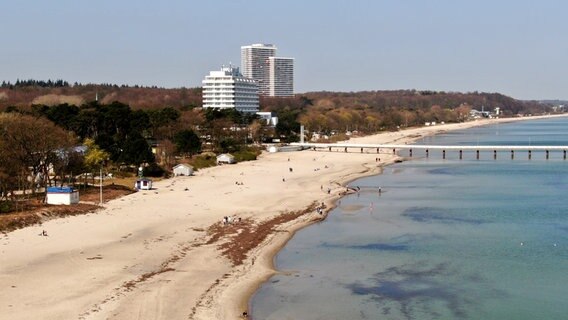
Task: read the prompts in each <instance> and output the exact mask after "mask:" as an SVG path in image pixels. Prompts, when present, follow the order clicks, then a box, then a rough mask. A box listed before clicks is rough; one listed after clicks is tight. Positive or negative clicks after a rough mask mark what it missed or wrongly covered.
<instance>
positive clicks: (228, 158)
mask: <svg viewBox="0 0 568 320" xmlns="http://www.w3.org/2000/svg"><path fill="white" fill-rule="evenodd" d="M232 163H236V161H235V157H234V156H233V155H231V154H228V153H222V154H220V155H218V156H217V164H232Z"/></svg>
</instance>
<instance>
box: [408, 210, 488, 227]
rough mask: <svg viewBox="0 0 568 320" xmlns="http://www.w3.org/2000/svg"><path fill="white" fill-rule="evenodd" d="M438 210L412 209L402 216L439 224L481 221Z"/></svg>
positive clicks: (478, 222)
mask: <svg viewBox="0 0 568 320" xmlns="http://www.w3.org/2000/svg"><path fill="white" fill-rule="evenodd" d="M440 211H441V210H440V209H436V208H430V207H412V208H409V209H407V210H405V211H404V213H403V214H402V216H404V217H408V218H410V219H412V220H414V221H417V222H427V223H429V222H439V223H467V224H482V223H485V221H484V220H481V219H472V218H463V217H456V216H452V215H451V214H449V213H444V212H440Z"/></svg>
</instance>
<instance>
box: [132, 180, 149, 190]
mask: <svg viewBox="0 0 568 320" xmlns="http://www.w3.org/2000/svg"><path fill="white" fill-rule="evenodd" d="M134 189H136V190H150V189H152V180H150V179H148V178H139V179H138V180H136V183H135V184H134Z"/></svg>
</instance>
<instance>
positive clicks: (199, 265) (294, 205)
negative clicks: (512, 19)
mask: <svg viewBox="0 0 568 320" xmlns="http://www.w3.org/2000/svg"><path fill="white" fill-rule="evenodd" d="M559 116H568V114H563V115H559ZM552 117H555V116H543V117H524V118H507V119H489V120H480V121H472V122H467V123H457V124H446V125H438V126H435V127H420V128H411V129H406V130H403V131H397V132H385V133H380V134H376V135H371V136H365V137H357V138H352V139H351V140H350V141H353V142H361V143H365V142H370V143H388V142H392V141H397V143H405V142H408V143H410V142H412V141H416V140H418V139H421V138H423V137H425V136H430V135H435V134H439V133H443V132H446V131H449V130H460V129H468V128H471V127H476V126H483V125H492V124H497V123H502V122H511V121H521V120H536V119H542V118H552ZM377 157H380V158H381V161H377ZM396 159H398V156H396V155H392V154H380V155H377V154H375V153H344V152H317V151H316V152H313V151H310V150H305V151H301V152H285V153H284V152H283V153H275V154H268V153H263V154H262V155H261V156H260V158H259V160H257V161H249V162H243V163H238V164H236V165H227V166H225V165H223V166H218V167H213V168H207V169H203V170H200V171H198V172H197V173H196V175H195V176H191V177H176V178H172V179H167V180H163V181H159V182H156V183H155V185H154V186H155V189H153V190H150V191H140V192H137V193H135V194H132V195H129V196H125V197H122V198H119V199H115V200H112V201H110V202H108V203H105V206H104V207H103V208H102V209H100V210H98V211H97V212H96V213H89V214H86V215H80V216H70V217H65V218H61V219H53V220H49V221H45V222H43V223H42V224H41V225H35V226H30V227H26V228H23V229H18V230H15V231H12V232H10V233H7V234H3V235H0V286H2V287H3V288H5V290H2V291H0V301H2V303H0V312H1V313H2V314H4V315H6V317H9V318H10V319H16V320H17V319H30V318H41V319H85V320H86V319H242V313H243V311H245V310H248V309H249V300H250V298H251V297H252V295H253V294H254V293H255V292H256V290H257V288H258V287H259V286H260V285H262V284H263V283H264V282H265V281H266V280H267V279H269V277H270V276H271V275H273V274H275V273H277V272H278V271H277V270H276V268H275V267H276V266H275V265H274V257H275V256H276V254H277V253H278V252H279V251H280V250H281V248H283V247H284V246H285V245H286V243H287V242H288V241H289V240H290V239H291V238H292V237H293V235H294V234H295V232H297V231H299V230H301V229H302V228H305V227H307V226H309V225H311V224H313V223H317V222H318V221H321V220H322V216H320V215H319V214H318V213H316V212H315V210H312V211H309V212H308V211H306V210H307V208H310V207H311V206H313V205H314V203H315V204H320V203H322V202H324V203H325V205H326V209H325V210H326V215H327V214H328V213H329V211H330V210H332V209H333V207H334V206H335V203H336V202H337V200H338V199H339V198H340V197H341V194H340V193H341V192H343V191H345V185H346V184H348V183H350V182H351V181H353V180H355V179H359V178H361V177H365V176H369V175H374V174H378V173H380V172H381V170H382V169H383V168H384V166H386V165H389V164H391V163H393V162H394V161H395V160H396ZM292 167H293V172H292V170H291V169H292ZM289 169H290V170H289ZM324 187H325V188H324ZM328 188H329V190H330V191H329V193H328V192H326V191H327V189H328ZM312 208H313V207H312ZM295 213H297V215H296V216H294V214H295ZM286 215H288V216H286ZM224 216H237V217H239V218H242V219H243V222H242V223H239V224H234V225H229V226H225V225H223V223H222V221H223V217H224ZM42 230H47V231H48V234H49V236H48V237H41V236H38V234H39V233H41V231H42ZM257 231H262V232H263V233H262V237H261V236H259V234H260V233H261V232H257ZM227 250H229V252H228V251H227ZM230 250H233V251H237V252H230ZM239 250H240V251H239ZM22 252H25V253H26V254H22ZM231 254H233V255H231ZM235 256H236V258H235ZM46 275H48V276H46Z"/></svg>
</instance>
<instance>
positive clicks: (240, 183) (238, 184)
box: [235, 181, 245, 186]
mask: <svg viewBox="0 0 568 320" xmlns="http://www.w3.org/2000/svg"><path fill="white" fill-rule="evenodd" d="M235 184H236V185H237V186H244V185H245V183H244V182H242V181H240V182H239V181H235Z"/></svg>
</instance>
